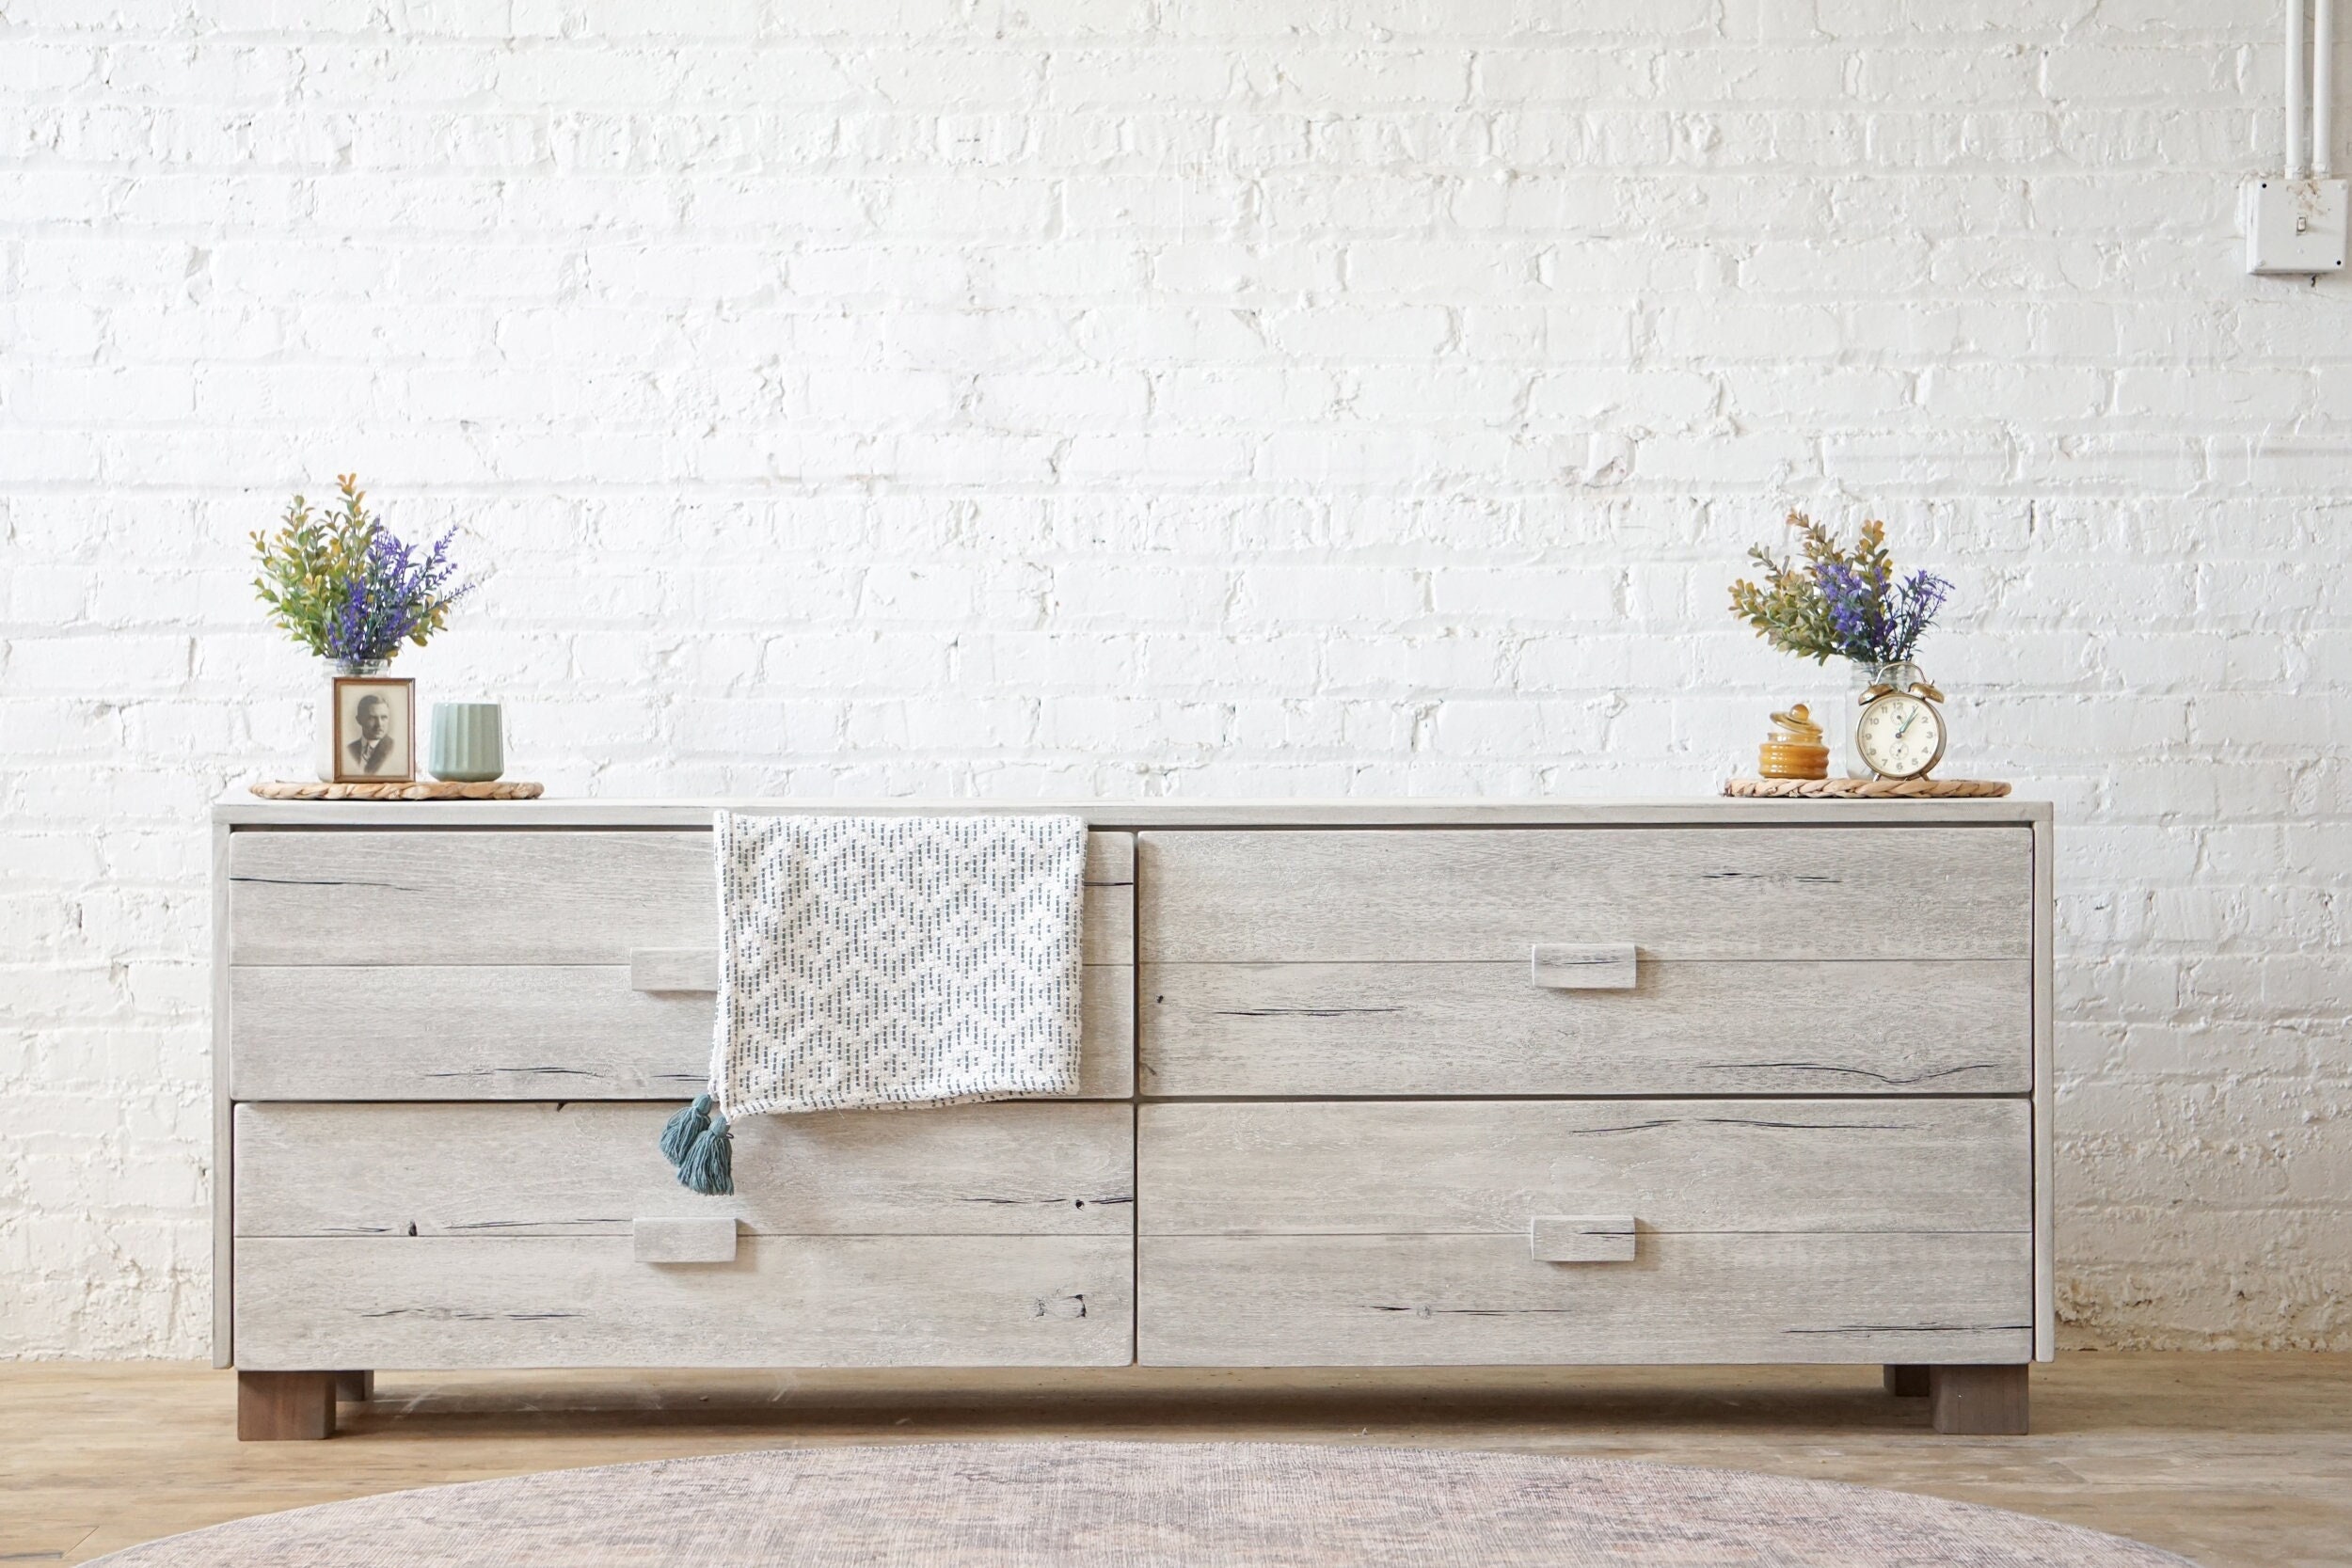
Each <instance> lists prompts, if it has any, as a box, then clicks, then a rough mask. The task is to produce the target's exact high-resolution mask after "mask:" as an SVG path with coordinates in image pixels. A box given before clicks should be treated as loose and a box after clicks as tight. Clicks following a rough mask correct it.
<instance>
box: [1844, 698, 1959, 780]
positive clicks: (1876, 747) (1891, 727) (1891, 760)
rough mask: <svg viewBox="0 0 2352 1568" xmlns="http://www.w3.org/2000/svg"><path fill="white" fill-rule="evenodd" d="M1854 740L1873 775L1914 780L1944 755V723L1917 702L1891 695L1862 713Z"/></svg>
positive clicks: (1932, 711)
mask: <svg viewBox="0 0 2352 1568" xmlns="http://www.w3.org/2000/svg"><path fill="white" fill-rule="evenodd" d="M1853 738H1854V750H1855V751H1857V752H1861V753H1862V760H1863V761H1864V762H1867V763H1868V764H1869V765H1870V769H1871V771H1872V772H1875V773H1877V774H1878V775H1880V776H1881V777H1882V778H1888V779H1915V778H1917V777H1918V776H1919V775H1920V774H1922V773H1924V772H1926V771H1927V770H1928V769H1929V768H1932V767H1934V766H1935V763H1936V759H1937V758H1939V757H1941V756H1942V755H1943V754H1944V719H1943V716H1942V715H1941V714H1939V713H1937V712H1936V711H1935V709H1934V708H1933V707H1932V706H1931V705H1929V704H1928V703H1927V702H1925V701H1924V700H1922V699H1920V698H1917V697H1914V696H1912V695H1911V694H1910V693H1908V692H1902V691H1896V692H1890V693H1888V694H1887V695H1886V696H1883V697H1881V698H1880V699H1879V700H1878V701H1877V702H1875V703H1872V704H1871V705H1869V706H1867V707H1866V708H1864V709H1863V710H1862V721H1861V722H1860V724H1858V725H1857V726H1856V727H1855V729H1854V737H1853Z"/></svg>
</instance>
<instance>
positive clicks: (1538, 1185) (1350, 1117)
mask: <svg viewBox="0 0 2352 1568" xmlns="http://www.w3.org/2000/svg"><path fill="white" fill-rule="evenodd" d="M2030 1125H2031V1107H2030V1106H2029V1105H2028V1104H2027V1103H2026V1101H2023V1100H1911V1101H1885V1100H1878V1101H1802V1100H1714V1101H1709V1100H1652V1101H1643V1100H1613V1101H1443V1102H1438V1103H1429V1102H1420V1103H1412V1102H1404V1103H1399V1102H1391V1101H1353V1102H1351V1101H1330V1102H1319V1103H1318V1102H1306V1103H1299V1102H1289V1103H1261V1104H1187V1105H1173V1104H1155V1105H1146V1106H1144V1107H1143V1108H1142V1111H1141V1113H1140V1121H1139V1123H1138V1127H1137V1131H1136V1155H1137V1172H1136V1191H1137V1198H1138V1204H1137V1210H1136V1226H1137V1228H1138V1230H1139V1231H1140V1232H1141V1233H1142V1234H1144V1235H1147V1236H1164V1235H1222V1236H1261V1235H1281V1236H1292V1235H1340V1234H1357V1233H1365V1234H1401V1233H1440V1232H1453V1233H1487V1234H1498V1235H1510V1236H1515V1237H1518V1238H1519V1239H1520V1244H1521V1247H1522V1250H1523V1249H1524V1244H1525V1238H1526V1236H1527V1233H1528V1223H1529V1221H1530V1220H1531V1219H1533V1218H1534V1217H1535V1216H1537V1215H1540V1214H1578V1213H1592V1214H1607V1213H1629V1214H1632V1215H1633V1216H1635V1218H1636V1219H1637V1220H1638V1221H1639V1222H1640V1225H1641V1227H1642V1231H1643V1233H1644V1235H1645V1237H1646V1236H1647V1235H1648V1234H1649V1233H1650V1232H1653V1231H1660V1232H1669V1231H1857V1232H1859V1231H1930V1230H1953V1231H1959V1230H1975V1231H2016V1232H2018V1233H2020V1234H2021V1235H2022V1234H2024V1233H2025V1232H2026V1231H2028V1230H2030V1229H2031V1227H2032V1215H2033V1182H2032V1166H2031V1150H2030V1148H2029V1146H2028V1144H2027V1142H2026V1134H2027V1132H2028V1129H2029V1127H2030Z"/></svg>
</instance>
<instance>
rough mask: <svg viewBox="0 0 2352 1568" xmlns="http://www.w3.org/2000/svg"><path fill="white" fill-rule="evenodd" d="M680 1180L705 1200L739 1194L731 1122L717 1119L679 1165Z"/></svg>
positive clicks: (712, 1120)
mask: <svg viewBox="0 0 2352 1568" xmlns="http://www.w3.org/2000/svg"><path fill="white" fill-rule="evenodd" d="M677 1179H678V1180H679V1182H680V1183H681V1184H682V1185H685V1186H688V1187H691V1188H692V1189H693V1190H694V1191H696V1192H698V1193H700V1194H702V1195H703V1196H705V1197H724V1196H727V1195H728V1194H729V1193H732V1192H733V1191H735V1139H734V1138H733V1137H732V1136H731V1135H730V1134H729V1133H728V1132H727V1118H726V1117H723V1116H714V1117H711V1118H710V1126H709V1127H708V1128H707V1130H705V1132H703V1135H702V1136H701V1137H699V1138H696V1139H695V1140H694V1147H693V1148H690V1149H688V1150H687V1151H686V1158H685V1159H683V1160H680V1161H679V1162H678V1165H677Z"/></svg>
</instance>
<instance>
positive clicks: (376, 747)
mask: <svg viewBox="0 0 2352 1568" xmlns="http://www.w3.org/2000/svg"><path fill="white" fill-rule="evenodd" d="M352 718H353V721H355V722H357V723H358V726H359V733H358V735H357V736H354V737H353V738H352V742H351V744H350V745H348V746H346V747H344V748H343V755H345V756H347V757H349V758H350V759H351V770H352V771H353V772H355V773H381V772H382V771H384V769H385V768H387V767H389V765H390V763H391V760H392V705H391V704H390V703H389V701H387V700H386V699H385V697H384V696H383V695H382V694H381V693H380V692H373V691H371V692H369V693H368V694H367V695H366V696H364V697H362V698H360V699H359V705H358V709H357V710H355V711H354V713H353V714H352Z"/></svg>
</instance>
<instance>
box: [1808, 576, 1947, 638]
mask: <svg viewBox="0 0 2352 1568" xmlns="http://www.w3.org/2000/svg"><path fill="white" fill-rule="evenodd" d="M1893 577H1894V572H1893V568H1892V567H1891V566H1890V565H1889V564H1888V563H1887V562H1886V560H1885V559H1884V557H1883V556H1880V557H1876V558H1874V559H1868V560H1865V561H1862V562H1836V561H1824V562H1817V563H1816V564H1815V566H1814V570H1813V578H1814V581H1815V583H1816V584H1817V585H1818V586H1819V588H1820V592H1821V598H1822V600H1823V602H1824V603H1825V604H1827V606H1828V608H1829V619H1830V625H1831V626H1833V627H1834V628H1835V629H1836V638H1837V642H1838V651H1839V652H1840V653H1842V654H1844V655H1845V656H1846V657H1848V658H1852V659H1860V660H1863V661H1865V662H1867V663H1870V664H1906V663H1909V662H1910V660H1911V656H1912V655H1913V653H1914V652H1915V651H1916V650H1917V648H1918V646H1919V639H1920V638H1922V637H1924V636H1925V635H1927V630H1928V628H1929V627H1930V626H1933V625H1934V624H1935V616H1936V612H1937V611H1938V610H1942V609H1943V608H1944V600H1945V598H1946V597H1947V595H1948V594H1950V593H1951V590H1952V585H1951V584H1950V583H1949V582H1947V581H1946V580H1945V579H1944V578H1940V577H1937V576H1936V575H1935V574H1934V573H1932V572H1914V573H1913V574H1912V575H1911V576H1910V577H1908V578H1904V579H1903V580H1902V581H1901V582H1900V583H1899V584H1898V583H1896V582H1894V581H1893V580H1892V579H1893Z"/></svg>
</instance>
